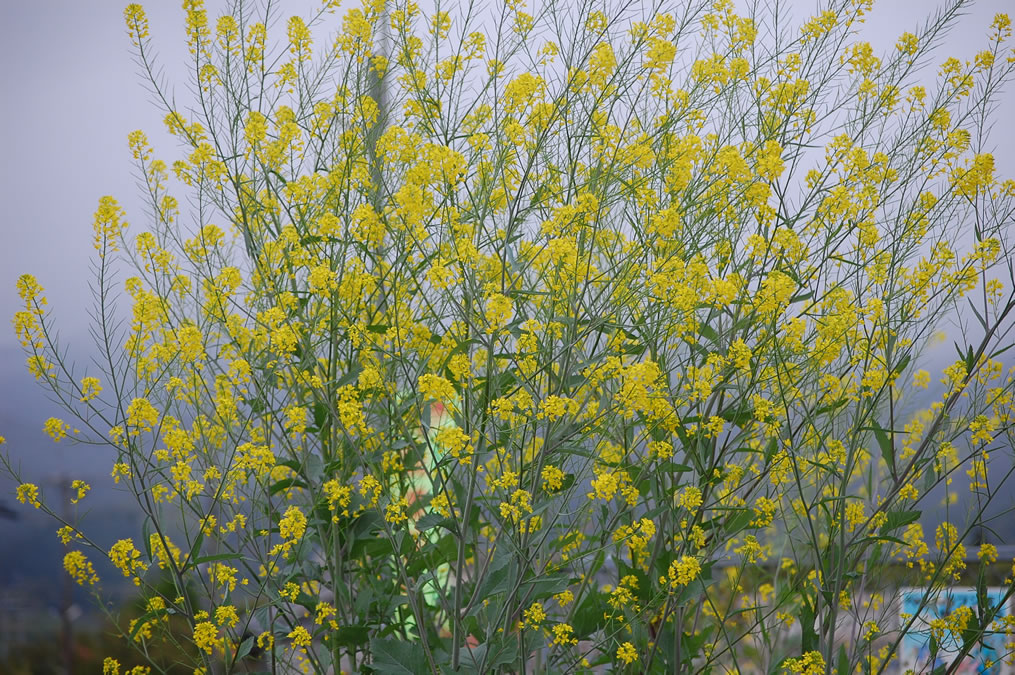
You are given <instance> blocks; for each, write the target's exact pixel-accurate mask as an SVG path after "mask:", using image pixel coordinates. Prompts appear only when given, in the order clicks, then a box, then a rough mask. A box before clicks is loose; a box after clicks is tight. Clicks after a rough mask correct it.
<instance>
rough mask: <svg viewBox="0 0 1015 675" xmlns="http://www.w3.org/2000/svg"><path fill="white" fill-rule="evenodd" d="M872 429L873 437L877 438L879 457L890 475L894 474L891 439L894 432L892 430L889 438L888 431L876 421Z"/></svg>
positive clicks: (893, 449)
mask: <svg viewBox="0 0 1015 675" xmlns="http://www.w3.org/2000/svg"><path fill="white" fill-rule="evenodd" d="M873 430H874V438H876V439H877V441H878V445H879V446H880V447H881V457H882V458H883V459H884V460H885V463H886V464H887V465H888V468H889V469H890V470H891V472H892V475H895V441H894V440H893V439H894V437H895V432H894V431H892V438H889V437H888V433H887V432H886V431H885V430H884V429H882V428H881V425H879V424H877V423H875V425H874V427H873Z"/></svg>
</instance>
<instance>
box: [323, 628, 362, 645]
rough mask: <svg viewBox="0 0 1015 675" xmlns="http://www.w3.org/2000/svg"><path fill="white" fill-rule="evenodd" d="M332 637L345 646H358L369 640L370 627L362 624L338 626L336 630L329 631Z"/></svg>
mask: <svg viewBox="0 0 1015 675" xmlns="http://www.w3.org/2000/svg"><path fill="white" fill-rule="evenodd" d="M331 635H332V639H333V640H335V641H336V642H337V643H338V644H340V645H345V646H347V647H359V646H360V645H365V644H366V643H367V642H369V641H370V629H369V628H367V627H366V626H364V625H362V624H351V625H349V626H340V627H339V629H338V630H337V631H334V632H332V633H331Z"/></svg>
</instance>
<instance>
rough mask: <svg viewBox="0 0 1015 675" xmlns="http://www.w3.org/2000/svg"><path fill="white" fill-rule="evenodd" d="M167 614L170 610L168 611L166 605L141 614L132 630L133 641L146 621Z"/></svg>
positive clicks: (131, 637)
mask: <svg viewBox="0 0 1015 675" xmlns="http://www.w3.org/2000/svg"><path fill="white" fill-rule="evenodd" d="M167 614H168V612H167V611H166V608H165V607H161V608H159V609H153V610H151V611H150V612H145V613H144V614H142V615H141V616H139V617H138V619H137V622H136V623H135V624H134V627H133V628H132V629H131V631H130V639H131V641H132V642H133V640H134V637H135V636H136V635H137V633H138V631H140V630H141V629H142V628H144V625H145V624H146V623H148V622H149V621H151V620H153V619H158V618H159V617H161V616H165V615H167Z"/></svg>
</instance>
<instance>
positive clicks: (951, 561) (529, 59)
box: [4, 0, 1015, 674]
mask: <svg viewBox="0 0 1015 675" xmlns="http://www.w3.org/2000/svg"><path fill="white" fill-rule="evenodd" d="M337 4H338V3H337V2H333V1H330V0H329V1H327V2H324V3H323V4H322V5H321V6H320V9H319V11H318V12H317V13H316V14H314V15H313V16H311V17H309V18H306V19H305V18H301V17H298V16H294V17H288V18H287V17H283V16H282V15H281V11H282V8H283V5H282V4H281V3H276V2H271V1H270V0H263V1H261V2H253V1H246V0H233V1H232V2H230V3H228V11H227V12H225V13H223V14H221V15H220V16H218V17H217V18H216V17H212V16H210V15H209V12H208V10H207V9H206V8H205V7H204V4H203V2H202V0H186V2H184V10H185V16H186V19H185V23H186V37H187V42H188V45H189V47H190V55H191V58H192V67H191V68H190V72H191V80H190V82H189V84H190V85H191V92H192V98H191V99H190V100H189V101H188V102H187V104H185V105H184V104H180V103H177V101H176V100H175V99H174V98H172V97H171V96H170V95H169V93H168V91H169V90H168V87H167V85H166V83H165V82H163V81H161V80H160V79H159V77H157V76H156V73H158V72H159V69H158V65H157V63H156V61H155V59H154V57H153V53H152V51H153V47H152V43H151V37H150V34H149V25H148V21H147V18H146V15H145V13H144V10H143V9H142V8H141V7H140V6H139V5H136V4H131V5H129V6H128V7H127V8H126V10H125V18H126V25H127V31H128V33H129V36H130V39H131V41H132V44H133V53H134V55H135V57H136V58H137V61H138V63H139V64H140V67H141V70H142V72H143V75H144V77H145V78H146V79H147V86H149V87H150V88H151V90H152V92H153V93H154V96H155V99H156V101H157V103H158V104H159V105H160V106H162V108H163V110H162V112H163V113H164V114H165V123H166V126H167V128H168V129H169V131H170V132H171V133H172V134H173V135H174V136H175V137H176V138H177V139H178V141H179V147H178V148H177V150H176V155H175V157H177V158H176V159H175V160H172V161H170V160H163V159H159V158H157V156H156V152H155V149H154V148H152V147H151V146H150V145H149V143H148V141H147V139H146V136H145V134H144V133H143V132H142V131H135V132H133V133H131V134H130V136H129V138H128V143H129V147H130V149H131V152H132V153H133V158H134V161H135V163H136V166H137V170H138V172H139V175H140V177H141V179H142V180H141V182H142V184H143V187H144V193H145V198H146V202H147V211H146V213H144V214H137V215H136V216H134V217H133V218H132V220H133V221H134V222H135V223H136V222H137V221H138V220H141V221H143V222H144V223H145V224H144V225H143V226H137V225H135V224H133V223H132V224H131V225H130V227H128V224H127V214H126V213H125V212H124V211H123V209H122V208H121V207H120V206H119V205H118V203H117V202H116V201H115V200H114V199H113V198H112V197H103V198H102V200H101V201H100V203H99V207H98V210H97V211H96V213H95V222H94V227H95V249H96V250H95V253H94V255H95V269H96V279H95V289H96V294H95V295H96V307H95V318H96V324H95V326H94V333H95V335H96V337H97V345H96V349H97V351H96V354H95V356H96V358H95V364H96V365H95V366H94V367H91V368H88V369H86V370H78V369H75V368H73V367H72V366H71V365H70V364H69V363H68V362H67V360H66V359H65V358H63V354H64V352H63V348H62V347H61V345H60V344H59V343H58V342H57V341H56V337H55V331H54V329H53V323H52V319H51V317H50V314H49V313H48V312H47V310H46V299H45V295H44V291H43V288H42V286H41V285H40V283H39V282H38V281H37V280H36V279H35V278H34V277H32V276H30V275H25V276H23V277H21V279H20V280H19V282H18V290H19V292H20V294H21V298H22V299H23V300H24V303H25V308H24V310H23V311H21V312H19V313H18V314H17V316H16V317H15V319H14V322H15V327H16V330H17V333H18V336H19V337H20V339H21V341H22V344H23V345H24V347H25V350H26V353H27V357H28V362H27V365H28V367H29V369H30V370H31V372H32V373H33V374H34V375H35V377H36V379H37V380H38V381H39V383H40V384H41V385H42V386H43V387H46V388H47V389H48V390H49V391H50V392H51V393H52V394H53V395H55V396H56V397H58V398H59V400H60V401H61V402H62V403H63V404H64V406H65V407H66V409H67V414H68V416H69V417H68V419H72V420H73V424H74V425H75V427H77V428H79V429H80V433H74V431H72V429H71V427H70V424H69V423H68V422H65V421H63V420H60V419H56V418H54V419H52V420H50V421H49V422H48V423H47V424H46V428H45V431H46V432H47V433H49V434H50V435H51V436H52V437H53V439H54V440H57V441H59V440H61V439H63V438H64V437H65V436H68V435H69V436H71V437H73V438H75V439H79V440H83V439H87V440H90V441H92V442H99V443H102V444H105V445H107V446H108V447H109V448H111V449H112V451H113V453H114V454H115V458H114V459H113V462H112V466H111V467H110V469H111V473H112V477H113V480H115V481H116V483H117V484H118V485H119V486H122V487H125V489H126V490H127V492H128V493H129V494H130V495H131V497H132V499H133V500H134V504H135V507H136V508H137V509H138V513H139V514H141V515H142V516H143V523H144V524H143V527H142V529H141V531H140V532H135V531H124V532H123V534H122V537H121V538H119V539H118V540H117V541H115V542H100V541H96V540H93V539H92V538H90V537H89V535H88V527H87V522H81V521H79V520H76V519H71V520H66V519H64V518H63V517H62V515H61V514H63V513H64V511H63V509H62V507H61V505H59V504H57V503H55V502H54V499H53V496H52V495H45V494H43V492H42V490H41V489H40V488H39V487H38V486H37V485H36V484H34V483H32V482H30V480H31V477H30V476H22V475H20V472H19V471H18V469H17V467H16V463H15V461H14V460H13V459H12V458H11V457H10V456H7V457H5V459H4V463H5V466H6V468H7V470H8V471H9V472H10V473H12V475H13V476H14V478H15V480H16V481H17V482H18V483H19V484H20V487H19V488H18V491H17V497H18V498H19V499H20V500H21V501H22V502H23V503H25V504H29V505H31V506H34V507H35V508H39V509H43V510H45V511H46V512H47V513H49V514H51V515H52V516H53V517H54V518H55V519H57V520H59V521H60V523H59V524H60V529H59V532H58V535H59V536H60V537H61V538H62V539H63V541H64V542H65V543H67V544H69V546H70V547H71V548H70V550H69V552H68V553H67V556H66V558H65V560H64V567H65V568H66V570H67V572H68V573H69V574H71V575H72V576H73V577H74V579H75V580H76V581H77V582H78V583H80V584H82V585H83V586H86V587H88V588H89V589H91V590H92V591H93V592H94V594H95V596H96V598H97V599H98V600H99V601H101V600H102V597H103V595H102V584H103V580H101V579H99V577H98V574H97V573H96V570H95V567H94V561H96V560H97V559H108V560H109V561H110V562H111V563H112V565H113V566H115V568H116V569H117V570H118V571H119V572H118V573H122V575H123V577H124V578H126V579H129V580H132V581H133V583H134V584H136V586H137V589H138V592H139V593H141V594H142V597H143V599H144V601H145V603H146V607H147V612H146V613H145V614H144V615H143V616H141V617H140V618H139V619H136V620H135V621H133V622H132V623H131V624H130V625H129V626H128V627H125V628H124V635H123V638H124V639H125V640H127V641H129V642H131V643H132V644H134V645H135V646H136V647H137V652H138V664H140V665H136V666H135V665H134V664H126V663H124V664H121V663H119V662H116V661H114V660H112V659H110V660H109V661H107V664H106V672H107V673H121V672H131V673H142V672H150V670H153V671H155V672H165V671H166V670H167V669H169V668H170V667H173V666H174V665H175V666H179V665H180V664H183V665H184V666H185V667H186V668H187V669H188V670H190V669H192V670H193V672H195V673H213V672H215V673H219V672H221V673H225V672H235V671H238V670H243V671H250V670H260V671H268V672H272V673H278V672H294V671H297V670H299V671H302V672H304V673H310V672H313V673H328V672H338V671H339V670H346V671H350V670H352V671H360V670H362V671H364V672H378V673H394V672H398V673H405V672H433V673H437V672H477V673H491V672H591V671H594V670H603V669H611V670H612V671H614V672H632V673H634V672H639V673H640V672H660V673H663V672H666V673H672V672H688V673H690V672H702V673H709V672H766V673H773V672H789V673H828V672H836V673H840V674H845V673H852V672H874V673H879V672H883V671H885V669H886V668H889V667H891V666H892V661H893V659H894V656H895V652H896V649H897V647H898V645H899V643H900V640H901V638H902V636H903V635H904V634H906V633H907V631H909V630H911V629H912V627H913V626H914V622H915V621H916V619H917V617H915V616H914V617H911V618H910V619H909V620H908V622H907V621H903V622H901V623H899V622H894V623H893V622H892V621H891V616H892V615H891V606H892V603H891V601H890V597H889V595H890V592H889V590H888V589H887V588H886V585H885V584H886V578H887V577H888V576H890V575H894V578H895V580H896V583H898V584H903V583H905V584H909V585H913V586H917V587H921V588H925V589H926V598H927V603H928V604H930V603H932V602H933V598H934V597H936V595H937V594H939V593H941V592H943V591H944V590H945V589H947V587H948V586H950V585H952V584H954V583H956V582H957V581H958V580H960V579H968V573H967V572H965V571H964V570H965V566H966V558H967V555H966V551H965V547H964V544H963V542H964V541H968V536H967V535H968V534H969V533H970V532H971V531H972V530H973V529H974V528H978V527H986V528H988V529H989V527H990V523H989V522H987V521H986V520H985V517H984V513H985V511H986V509H987V507H988V506H989V505H990V503H991V502H992V501H994V500H997V499H998V496H999V495H1002V496H1003V495H1004V494H1005V491H1006V490H1010V489H1011V486H1010V485H1009V483H1008V482H1007V481H1008V477H1009V476H1008V474H1009V473H1010V472H1008V471H1007V470H1006V469H1005V468H1004V467H1005V459H1006V458H1007V459H1008V460H1009V461H1010V456H1011V452H1010V451H1011V449H1012V421H1013V418H1012V403H1013V398H1012V397H1013V371H1012V370H1011V369H1007V370H1006V368H1005V365H1004V361H1003V354H1004V351H1005V349H1006V348H1007V347H1008V346H1010V344H1011V340H1012V338H1011V329H1012V319H1013V316H1012V311H1013V309H1015V295H1013V288H1015V284H1013V281H1015V275H1013V274H1012V263H1011V261H1012V253H1013V248H1012V247H1013V245H1015V242H1013V239H1012V235H1013V228H1012V225H1013V213H1015V182H1013V181H1012V180H1002V179H1001V178H1000V177H998V176H996V175H995V169H994V159H993V156H992V155H991V150H992V146H991V143H990V135H989V131H990V128H991V123H992V121H994V120H996V119H997V115H1000V114H1003V113H1008V114H1010V113H1012V112H1013V111H997V110H995V109H994V107H995V106H994V102H995V101H996V98H997V96H998V93H999V92H1000V91H1001V89H1002V87H1003V86H1004V85H1005V84H1007V83H1008V82H1009V81H1010V79H1011V76H1012V73H1013V69H1015V52H1013V50H1012V42H1011V32H1012V29H1011V21H1010V19H1009V18H1008V17H1007V16H1005V15H998V16H997V17H996V18H995V19H994V21H993V23H992V24H991V25H990V26H989V27H985V29H986V36H985V39H984V42H983V45H982V49H981V51H979V52H978V53H977V55H976V56H975V59H974V60H973V61H971V62H964V61H959V60H957V59H954V58H949V59H947V60H944V61H943V62H942V63H941V64H940V66H938V67H937V69H936V71H935V70H933V69H931V71H928V69H927V68H925V66H926V65H927V64H929V63H931V62H932V59H933V58H934V54H935V51H936V50H935V47H936V45H939V44H940V43H941V40H942V38H943V36H944V35H945V34H946V33H947V31H948V29H949V28H950V27H951V26H952V25H953V24H954V22H955V21H956V20H957V18H958V16H959V15H960V14H961V12H962V10H963V9H964V8H965V7H966V6H967V5H968V4H969V3H968V2H965V1H962V0H959V1H953V2H951V3H950V4H948V5H946V6H944V7H943V8H941V9H940V10H938V11H936V12H935V13H929V14H928V16H927V17H926V20H925V21H924V22H923V23H922V24H921V25H920V26H919V27H914V28H913V32H906V33H903V34H901V35H900V36H899V38H898V42H897V44H895V45H894V46H893V47H891V48H889V49H887V50H885V51H877V50H875V48H874V47H872V46H871V45H870V44H868V43H866V42H863V41H862V40H860V38H859V27H860V25H861V24H862V22H863V20H864V17H865V15H866V14H867V13H868V12H869V10H870V5H871V2H869V1H867V0H830V1H829V2H825V3H823V4H822V7H821V9H820V11H818V12H817V13H816V14H815V15H814V16H812V17H810V18H808V19H806V20H805V21H802V22H798V23H795V24H794V23H792V22H787V21H786V20H785V18H784V17H785V9H786V8H785V4H786V3H780V2H778V1H776V0H772V1H771V2H768V3H753V4H752V6H751V12H750V13H749V14H738V13H737V12H736V11H735V7H734V4H733V2H731V1H730V0H707V1H701V0H684V1H682V2H661V1H655V0H652V1H650V2H642V3H628V2H612V1H611V2H605V1H604V2H601V1H599V0H589V1H588V2H581V3H558V2H554V1H553V0H548V2H546V3H542V4H538V5H536V4H534V5H533V6H532V7H526V4H525V2H523V1H522V0H508V1H507V2H504V3H493V4H490V5H480V4H470V3H463V4H457V5H454V6H451V5H448V4H446V3H437V4H436V5H435V6H434V7H432V8H428V9H427V10H426V11H423V10H421V9H420V7H419V5H417V3H416V2H412V1H409V2H405V1H396V2H390V3H386V2H384V0H366V2H364V3H363V5H362V6H361V7H357V8H353V9H349V10H347V11H345V13H344V15H343V16H341V17H340V16H339V14H337ZM178 195H186V198H185V199H183V198H181V197H179V196H178ZM118 299H120V300H123V299H126V300H127V303H128V305H129V311H126V312H123V313H121V312H120V310H119V309H118V305H117V300H118ZM949 325H953V326H959V327H960V330H953V332H951V333H949V336H950V338H951V339H952V340H953V341H954V342H955V346H956V347H957V348H958V358H957V360H955V361H954V362H953V363H951V364H950V365H947V367H944V368H943V370H942V369H941V368H940V367H936V366H935V365H934V358H932V356H933V355H934V354H936V353H938V352H935V351H933V344H934V341H935V339H936V338H935V336H937V335H938V334H939V333H940V332H942V331H943V330H944V329H945V328H946V327H947V326H949ZM932 371H934V372H932ZM938 380H939V381H940V386H938V384H937V382H938ZM932 381H933V382H934V383H935V384H934V385H933V388H932ZM924 390H926V392H924ZM68 432H70V434H68ZM994 467H999V468H996V469H995V468H994ZM956 478H958V479H959V480H958V482H954V481H955V479H956ZM966 478H968V480H966ZM88 490H89V486H88V485H86V484H84V483H83V482H80V481H79V482H78V483H76V484H75V492H74V496H75V500H87V499H88V494H87V493H88ZM960 493H968V494H969V496H967V497H966V498H965V501H966V502H967V503H971V504H972V505H973V508H972V509H971V511H970V512H968V513H966V512H962V511H961V510H959V509H957V508H956V507H954V506H952V507H950V510H948V511H947V514H948V519H947V520H946V521H945V522H942V523H941V524H940V525H939V526H938V527H937V528H936V531H935V532H925V531H924V529H923V524H924V523H925V522H926V521H925V520H921V514H922V513H923V511H924V510H925V509H927V508H932V507H934V506H935V505H936V502H937V501H938V500H939V499H940V498H941V495H942V494H943V495H944V496H945V500H946V502H947V503H948V504H954V502H955V500H956V499H957V497H958V495H959V494H960ZM979 555H980V559H981V563H982V564H981V565H979V566H978V570H979V571H978V572H977V575H978V576H977V579H978V583H979V585H980V586H981V587H982V586H984V585H985V583H986V582H985V579H986V576H985V574H986V570H987V568H988V567H989V564H991V563H995V562H997V551H996V548H994V547H992V546H990V545H984V546H983V547H981V548H980V551H979ZM964 574H965V575H966V576H963V575H964ZM1008 576H1009V577H1011V574H1009V575H1008ZM108 581H109V582H110V583H112V581H113V580H108ZM1006 583H1007V584H1008V586H1007V591H1006V593H1005V595H1004V601H1007V599H1008V598H1009V597H1010V595H1011V593H1012V588H1013V587H1012V586H1011V580H1010V578H1009V580H1008V581H1007V582H1006ZM167 589H170V590H168V591H167ZM1002 604H1003V603H994V602H992V601H990V600H988V599H987V595H986V593H984V594H982V595H981V603H980V606H979V607H978V608H977V611H976V612H975V613H973V614H971V615H968V616H966V615H964V616H963V617H958V616H957V615H956V617H952V619H950V620H949V621H948V622H946V623H945V624H942V625H940V626H938V627H937V628H936V629H935V630H937V631H938V633H937V634H936V642H935V644H940V643H941V640H943V639H944V638H945V637H946V634H949V635H952V636H953V637H954V638H957V639H958V640H959V644H961V645H962V649H963V650H964V652H965V651H968V650H970V649H972V648H973V647H974V646H975V644H976V643H977V642H978V641H979V640H981V639H982V637H983V636H984V635H985V634H987V633H989V632H992V631H993V632H997V631H1000V632H1005V631H1007V632H1008V633H1009V634H1010V633H1011V630H1012V628H1013V626H1012V624H1011V623H1010V622H1009V621H1007V620H1006V619H1005V618H1004V614H1005V613H1004V611H1003V607H1002ZM107 611H112V610H108V609H107ZM967 614H968V613H967ZM170 619H172V620H170ZM960 619H961V620H960ZM156 643H157V644H159V645H160V650H159V653H165V651H164V650H163V649H161V647H165V646H167V645H168V646H169V647H170V648H172V649H173V650H175V651H176V653H177V654H178V657H177V661H176V662H175V664H173V663H167V662H163V661H160V660H158V659H157V658H155V657H152V659H151V660H148V659H147V657H146V655H147V654H154V653H155V652H154V651H151V650H150V649H149V646H151V645H154V644H156ZM130 668H133V670H130ZM149 669H150V670H149Z"/></svg>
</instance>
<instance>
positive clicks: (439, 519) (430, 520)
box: [416, 513, 454, 532]
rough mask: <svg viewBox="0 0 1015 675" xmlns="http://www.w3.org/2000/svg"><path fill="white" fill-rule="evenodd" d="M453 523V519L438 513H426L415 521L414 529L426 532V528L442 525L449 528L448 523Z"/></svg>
mask: <svg viewBox="0 0 1015 675" xmlns="http://www.w3.org/2000/svg"><path fill="white" fill-rule="evenodd" d="M453 523H454V521H453V520H451V519H450V518H445V517H444V516H442V515H441V514H439V513H427V514H426V515H424V516H422V517H421V518H420V519H419V520H417V521H416V529H417V530H418V531H420V532H426V531H427V530H431V529H433V528H435V527H438V526H441V525H443V526H444V527H445V529H448V530H450V529H451V527H450V525H452V524H453Z"/></svg>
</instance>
